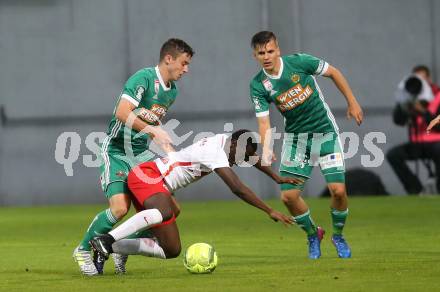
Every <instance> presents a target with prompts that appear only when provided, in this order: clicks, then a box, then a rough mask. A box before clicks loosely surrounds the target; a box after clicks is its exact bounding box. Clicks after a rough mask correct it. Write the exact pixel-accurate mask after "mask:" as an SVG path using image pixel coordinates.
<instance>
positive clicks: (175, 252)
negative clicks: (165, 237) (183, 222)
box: [164, 244, 182, 259]
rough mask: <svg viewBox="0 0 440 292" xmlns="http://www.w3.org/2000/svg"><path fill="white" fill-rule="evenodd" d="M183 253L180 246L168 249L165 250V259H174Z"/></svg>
mask: <svg viewBox="0 0 440 292" xmlns="http://www.w3.org/2000/svg"><path fill="white" fill-rule="evenodd" d="M181 251H182V247H181V246H180V244H179V245H176V246H172V247H167V248H165V249H164V253H165V257H166V258H167V259H174V258H177V257H178V256H179V255H180V253H181Z"/></svg>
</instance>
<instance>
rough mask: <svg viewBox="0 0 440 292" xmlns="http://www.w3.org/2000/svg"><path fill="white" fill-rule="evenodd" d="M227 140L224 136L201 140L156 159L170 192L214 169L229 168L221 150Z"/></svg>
mask: <svg viewBox="0 0 440 292" xmlns="http://www.w3.org/2000/svg"><path fill="white" fill-rule="evenodd" d="M227 138H228V136H227V135H224V134H219V135H215V136H213V137H208V138H203V139H201V140H200V141H198V142H196V143H194V144H192V145H191V146H188V147H186V148H183V149H182V150H180V151H178V152H171V153H169V154H168V156H167V157H165V158H159V159H156V160H155V162H156V165H157V167H158V168H159V171H160V172H161V174H162V176H163V177H164V179H165V182H166V184H167V185H168V187H169V189H170V191H175V190H177V189H180V188H183V187H185V186H186V185H188V184H190V183H192V182H194V181H196V180H198V179H200V178H201V177H202V176H204V175H207V174H209V173H211V172H212V171H213V170H214V169H216V168H221V167H230V165H229V161H228V156H227V155H226V153H225V150H224V149H223V147H224V146H225V143H226V139H227Z"/></svg>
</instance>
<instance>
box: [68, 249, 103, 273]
mask: <svg viewBox="0 0 440 292" xmlns="http://www.w3.org/2000/svg"><path fill="white" fill-rule="evenodd" d="M72 257H73V259H74V260H75V262H77V263H78V266H79V270H80V271H81V273H82V274H83V275H85V276H96V275H98V270H97V269H96V267H95V265H94V263H93V260H92V254H91V252H90V251H87V250H80V249H79V247H77V248H75V250H74V251H73V255H72Z"/></svg>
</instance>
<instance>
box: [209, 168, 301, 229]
mask: <svg viewBox="0 0 440 292" xmlns="http://www.w3.org/2000/svg"><path fill="white" fill-rule="evenodd" d="M215 172H216V173H217V174H218V176H220V177H221V179H222V180H223V181H224V182H225V183H226V185H227V186H228V187H229V188H230V189H231V191H232V192H233V193H234V194H235V195H236V196H237V197H239V198H240V199H242V200H243V201H245V202H246V203H248V204H249V205H252V206H254V207H256V208H258V209H261V210H263V211H264V212H265V213H267V214H268V215H269V216H270V218H272V220H274V221H281V222H283V223H284V224H286V225H288V224H293V220H292V218H291V217H289V216H286V215H284V214H282V213H280V212H278V211H276V210H273V209H272V208H271V207H269V206H268V205H266V203H264V202H263V201H262V200H261V199H260V198H258V197H257V196H256V195H255V194H254V192H252V190H251V189H249V188H248V187H247V186H246V185H245V184H244V183H242V182H241V180H240V178H239V177H238V176H237V175H236V174H235V172H234V171H233V170H232V169H231V168H229V167H222V168H217V169H215Z"/></svg>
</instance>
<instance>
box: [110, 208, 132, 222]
mask: <svg viewBox="0 0 440 292" xmlns="http://www.w3.org/2000/svg"><path fill="white" fill-rule="evenodd" d="M128 210H129V208H127V206H111V207H110V211H111V212H112V214H113V216H115V217H116V219H118V220H121V219H122V218H124V216H125V215H127V213H128Z"/></svg>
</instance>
